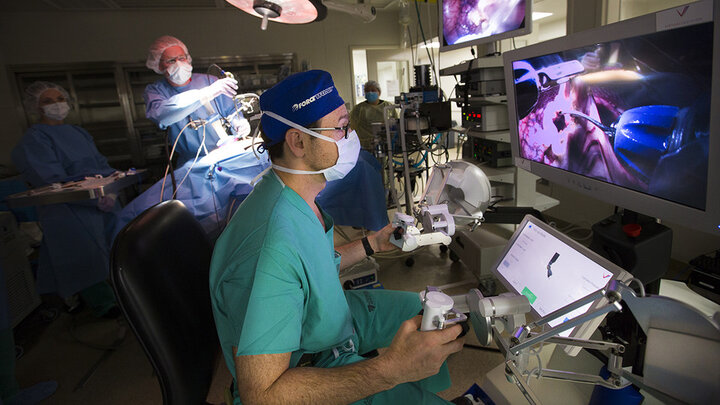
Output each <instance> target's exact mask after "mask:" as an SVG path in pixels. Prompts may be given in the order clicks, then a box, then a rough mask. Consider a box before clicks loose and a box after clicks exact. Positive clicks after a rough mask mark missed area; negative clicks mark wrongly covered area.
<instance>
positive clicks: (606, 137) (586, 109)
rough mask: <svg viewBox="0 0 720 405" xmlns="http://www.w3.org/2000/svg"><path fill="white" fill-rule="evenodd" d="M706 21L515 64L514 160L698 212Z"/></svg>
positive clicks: (708, 53) (705, 109) (703, 159)
mask: <svg viewBox="0 0 720 405" xmlns="http://www.w3.org/2000/svg"><path fill="white" fill-rule="evenodd" d="M712 34H713V23H711V22H710V23H704V24H699V25H694V26H690V27H684V28H678V29H674V30H669V31H662V32H657V33H653V34H648V35H643V36H638V37H633V38H628V39H623V40H618V41H613V42H605V43H598V44H593V45H589V46H585V47H581V48H576V49H571V50H567V51H563V52H559V53H554V54H549V55H544V56H540V57H534V58H530V59H526V60H516V61H513V72H514V76H515V99H516V101H515V108H516V111H517V117H518V123H517V125H518V135H519V148H520V155H521V157H523V158H525V159H529V160H533V161H535V162H540V163H543V164H546V165H550V166H553V167H557V168H560V169H563V170H567V171H570V172H573V173H576V174H580V175H583V176H587V177H591V178H594V179H598V180H602V181H605V182H608V183H612V184H615V185H618V186H621V187H625V188H629V189H632V190H636V191H640V192H643V193H646V194H651V195H654V196H657V197H660V198H663V199H666V200H670V201H674V202H677V203H680V204H683V205H687V206H690V207H694V208H698V209H702V210H704V209H705V205H706V195H707V178H708V148H709V136H710V134H709V127H710V111H711V109H710V89H711V88H712V85H711V81H712V49H713V46H712Z"/></svg>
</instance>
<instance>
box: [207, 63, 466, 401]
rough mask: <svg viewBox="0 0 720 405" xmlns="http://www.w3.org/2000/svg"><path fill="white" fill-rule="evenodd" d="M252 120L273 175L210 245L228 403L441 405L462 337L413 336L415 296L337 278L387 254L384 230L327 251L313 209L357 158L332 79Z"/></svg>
mask: <svg viewBox="0 0 720 405" xmlns="http://www.w3.org/2000/svg"><path fill="white" fill-rule="evenodd" d="M260 108H261V109H262V110H263V116H262V118H261V126H262V132H263V133H262V138H263V145H264V147H265V148H266V149H267V150H268V152H269V155H270V160H271V162H272V167H271V168H268V170H267V172H266V173H265V175H264V176H263V177H262V179H261V180H260V182H259V183H258V184H257V185H256V186H255V188H254V189H253V191H252V192H251V193H250V195H249V196H248V197H247V198H246V199H245V201H243V203H242V204H241V206H240V208H239V209H238V213H237V214H236V215H234V216H233V218H232V220H231V221H230V224H229V225H228V226H227V228H226V229H225V231H224V232H223V234H222V235H221V236H220V238H219V239H218V241H217V243H216V245H215V251H214V253H213V258H212V264H211V269H210V290H211V298H212V305H213V311H214V315H215V321H216V325H217V330H218V335H219V337H220V342H221V346H222V350H223V354H224V357H225V362H226V364H227V366H228V368H229V369H230V371H231V373H232V375H233V377H234V379H235V387H236V389H237V390H236V391H235V392H234V393H233V394H234V395H235V401H234V403H235V404H238V403H245V404H288V403H311V404H326V403H351V402H359V403H370V402H372V403H373V404H399V403H412V404H440V403H443V404H444V403H447V402H446V401H445V400H443V399H441V398H440V397H438V396H437V395H435V394H434V392H438V391H441V390H443V389H446V388H448V387H449V385H450V381H449V378H448V377H449V376H448V373H447V367H446V366H445V365H444V361H445V359H446V358H447V357H448V355H450V354H451V353H455V352H457V351H459V350H461V349H462V345H463V341H464V338H458V335H459V334H460V332H461V329H462V328H461V327H460V326H459V325H455V326H452V327H450V328H448V329H444V330H440V331H430V332H420V331H418V329H419V327H420V322H421V319H422V317H421V316H418V315H417V314H418V312H419V311H420V309H421V307H422V305H421V302H420V299H419V297H418V294H416V293H413V292H400V291H388V290H376V291H373V290H356V291H343V289H342V287H341V286H340V281H339V278H338V270H339V269H342V268H345V267H348V266H350V265H352V264H354V263H356V262H358V261H360V260H361V259H363V258H365V257H366V256H368V255H371V254H373V252H376V251H377V252H381V251H386V250H390V249H393V248H394V247H393V245H392V244H391V243H390V241H389V237H390V234H391V233H392V227H391V226H386V227H384V228H382V229H381V230H380V231H378V232H377V233H374V234H372V235H370V236H368V237H366V238H363V239H362V240H357V241H354V242H351V243H349V244H346V245H343V246H337V247H336V246H334V244H333V219H332V218H331V217H330V216H329V215H328V214H327V213H326V212H325V211H324V210H323V209H322V208H321V207H319V206H318V205H317V204H316V201H315V197H316V196H317V195H318V193H319V192H320V191H321V190H322V189H323V188H324V187H325V183H326V182H327V181H329V180H334V179H338V178H342V177H343V176H344V175H345V174H346V173H348V172H349V171H350V170H351V169H352V168H353V166H354V165H355V161H356V159H357V156H358V151H359V149H360V145H359V142H358V138H357V135H356V134H355V131H354V130H352V129H350V128H348V113H347V110H346V108H345V105H344V102H343V100H342V98H340V95H339V94H338V91H337V89H336V88H335V86H334V84H333V81H332V78H331V76H330V74H329V73H327V72H324V71H320V70H311V71H307V72H302V73H297V74H294V75H292V76H290V77H288V78H287V79H285V80H283V81H282V82H280V83H278V84H277V85H276V86H274V87H273V88H271V89H270V90H268V91H267V92H265V93H263V94H262V95H261V96H260ZM383 347H386V348H387V350H383V352H382V354H380V355H378V356H376V357H373V358H365V357H363V356H362V354H365V353H368V352H371V351H373V350H374V349H377V348H383ZM301 365H302V366H303V367H299V366H301Z"/></svg>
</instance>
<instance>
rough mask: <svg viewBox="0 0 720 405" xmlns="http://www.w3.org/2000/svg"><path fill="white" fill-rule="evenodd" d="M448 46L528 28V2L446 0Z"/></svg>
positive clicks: (445, 39) (521, 0)
mask: <svg viewBox="0 0 720 405" xmlns="http://www.w3.org/2000/svg"><path fill="white" fill-rule="evenodd" d="M442 23H443V38H444V41H445V44H446V45H455V44H461V43H464V42H468V41H472V40H475V39H480V38H485V37H489V36H490V35H496V34H502V33H505V32H508V31H512V30H517V29H520V28H524V27H525V0H443V5H442Z"/></svg>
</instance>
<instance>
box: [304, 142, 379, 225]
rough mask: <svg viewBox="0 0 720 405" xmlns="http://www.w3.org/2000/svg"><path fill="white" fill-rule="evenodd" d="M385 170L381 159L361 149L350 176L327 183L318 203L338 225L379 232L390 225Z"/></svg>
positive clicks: (318, 198)
mask: <svg viewBox="0 0 720 405" xmlns="http://www.w3.org/2000/svg"><path fill="white" fill-rule="evenodd" d="M381 171H382V169H381V167H380V163H378V161H377V159H375V157H374V156H373V155H371V154H370V153H369V152H367V151H365V150H361V151H360V154H359V155H358V161H357V163H356V164H355V167H354V168H353V169H352V170H351V171H350V173H348V174H347V176H345V177H344V178H342V179H340V180H333V181H329V182H327V184H326V185H325V189H323V191H321V192H320V194H319V195H318V197H317V201H318V203H319V204H320V205H321V206H322V207H323V208H324V209H325V210H326V211H327V212H328V213H330V215H332V217H333V219H334V220H335V223H336V224H337V225H345V226H355V227H358V228H366V229H368V230H371V231H378V230H380V229H382V228H383V227H385V225H387V224H388V223H389V220H388V215H387V205H386V199H385V187H383V181H382V174H381Z"/></svg>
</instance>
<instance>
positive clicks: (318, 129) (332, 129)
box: [308, 125, 350, 139]
mask: <svg viewBox="0 0 720 405" xmlns="http://www.w3.org/2000/svg"><path fill="white" fill-rule="evenodd" d="M349 128H350V125H345V126H343V127H330V128H308V129H310V130H312V131H343V134H344V135H343V137H344V138H345V139H347V138H348V129H349Z"/></svg>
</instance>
